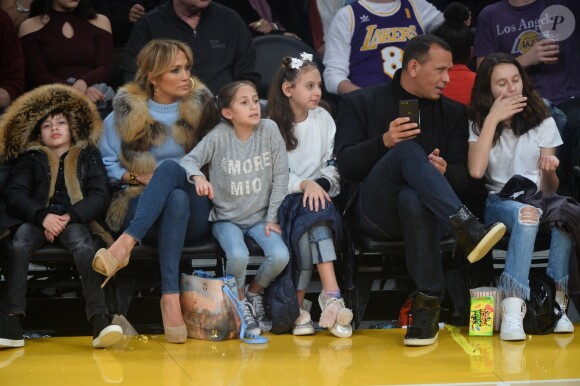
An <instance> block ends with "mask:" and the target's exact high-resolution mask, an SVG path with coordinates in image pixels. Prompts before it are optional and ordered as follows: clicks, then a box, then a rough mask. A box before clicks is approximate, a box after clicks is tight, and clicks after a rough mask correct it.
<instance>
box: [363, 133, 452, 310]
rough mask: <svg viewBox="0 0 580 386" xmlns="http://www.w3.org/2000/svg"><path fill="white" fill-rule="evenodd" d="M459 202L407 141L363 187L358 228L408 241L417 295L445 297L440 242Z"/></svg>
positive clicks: (381, 163)
mask: <svg viewBox="0 0 580 386" xmlns="http://www.w3.org/2000/svg"><path fill="white" fill-rule="evenodd" d="M460 207H461V201H460V200H459V198H458V197H457V195H456V194H455V192H454V191H453V189H452V188H451V186H450V185H449V182H448V181H447V179H446V178H445V177H443V175H441V173H439V171H438V170H437V169H436V168H435V167H434V166H433V165H431V164H430V163H429V160H428V159H427V154H426V153H425V150H423V148H422V147H421V146H420V145H418V144H417V143H415V142H412V141H404V142H401V143H399V144H397V146H395V147H394V148H393V149H391V150H389V151H388V152H387V154H385V155H384V156H383V157H382V158H381V159H380V160H379V161H378V162H377V163H376V164H375V166H374V167H373V168H372V169H371V171H370V172H369V174H368V175H367V176H366V178H365V179H364V181H363V182H362V183H361V186H360V193H359V197H358V203H357V206H356V207H355V213H354V215H353V220H354V226H355V228H357V229H360V230H362V231H363V232H364V233H365V234H368V235H369V236H372V237H375V238H378V239H382V240H392V239H395V240H400V239H403V240H404V241H405V254H406V258H407V269H408V271H409V274H410V275H411V277H412V278H413V280H414V281H415V284H416V285H417V290H418V291H421V292H423V293H425V294H427V295H431V296H437V297H438V298H439V300H440V301H442V300H443V295H444V294H445V278H444V276H443V266H442V264H441V248H440V241H441V237H442V235H444V234H446V233H447V231H448V228H449V216H451V215H453V214H455V213H457V211H458V210H459V208H460Z"/></svg>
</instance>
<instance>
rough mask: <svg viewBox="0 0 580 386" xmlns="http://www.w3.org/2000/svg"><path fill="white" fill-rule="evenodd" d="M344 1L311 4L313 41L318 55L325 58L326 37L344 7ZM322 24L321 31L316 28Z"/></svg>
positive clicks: (322, 1)
mask: <svg viewBox="0 0 580 386" xmlns="http://www.w3.org/2000/svg"><path fill="white" fill-rule="evenodd" d="M344 4H345V3H344V0H312V1H311V3H310V22H311V24H313V28H312V40H313V44H314V48H315V49H316V52H318V55H320V56H321V57H323V56H324V46H325V44H324V42H325V36H326V34H327V33H328V29H329V28H330V23H332V19H334V15H336V13H337V12H338V10H339V9H341V8H342V7H344ZM318 22H320V29H319V30H318V29H317V28H315V27H314V24H315V23H318Z"/></svg>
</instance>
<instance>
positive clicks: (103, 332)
mask: <svg viewBox="0 0 580 386" xmlns="http://www.w3.org/2000/svg"><path fill="white" fill-rule="evenodd" d="M91 324H92V325H93V347H94V348H105V347H109V346H111V345H113V344H115V343H117V342H118V341H120V340H121V339H123V329H122V328H121V326H117V325H116V324H109V317H108V316H107V315H105V314H96V315H94V316H93V317H92V318H91Z"/></svg>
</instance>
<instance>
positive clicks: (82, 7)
mask: <svg viewBox="0 0 580 386" xmlns="http://www.w3.org/2000/svg"><path fill="white" fill-rule="evenodd" d="M53 1H54V0H34V1H33V2H32V4H31V5H30V17H32V16H38V15H48V13H49V11H50V10H51V8H52V2H53ZM72 13H74V14H75V15H77V16H79V17H81V18H83V19H85V20H93V19H94V18H96V17H97V13H96V12H95V9H94V8H93V6H92V4H91V1H90V0H79V4H78V5H77V7H76V8H75V9H74V10H73V11H72Z"/></svg>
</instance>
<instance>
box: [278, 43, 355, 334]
mask: <svg viewBox="0 0 580 386" xmlns="http://www.w3.org/2000/svg"><path fill="white" fill-rule="evenodd" d="M321 86H322V80H321V76H320V71H319V70H318V68H317V67H316V64H314V62H313V61H312V55H310V54H307V53H302V54H301V55H300V58H291V57H286V58H284V59H283V62H282V66H281V68H280V70H279V72H278V74H277V76H276V79H275V81H274V83H273V85H272V88H271V89H270V94H269V96H268V106H267V114H268V116H269V117H270V119H272V120H273V121H275V122H276V123H277V124H278V127H279V128H280V131H281V133H282V137H283V138H284V141H285V142H286V150H288V166H289V168H290V178H289V183H288V192H289V193H290V194H293V193H302V194H303V199H302V204H303V206H304V207H306V206H308V208H309V209H310V210H311V211H316V212H318V211H319V210H320V209H324V208H325V207H326V206H327V205H332V202H331V197H334V196H336V195H338V193H339V192H340V177H339V175H338V171H337V169H336V162H335V157H334V134H335V132H336V125H335V123H334V120H333V119H332V117H331V116H330V114H329V113H328V111H326V110H325V109H323V108H322V107H320V106H319V103H320V101H321V95H322V89H321ZM299 250H300V259H301V263H302V264H301V267H302V270H301V272H300V278H299V281H298V284H297V290H298V291H297V296H298V301H299V304H300V305H301V311H300V317H299V318H298V319H297V320H296V322H295V326H294V329H293V334H294V335H310V334H313V333H314V328H313V326H312V322H311V320H310V314H309V312H308V311H307V310H305V309H304V308H305V307H304V295H305V291H306V289H307V288H308V285H309V284H310V278H311V275H312V266H313V264H316V266H317V270H318V273H319V275H320V280H321V282H322V289H323V291H322V292H321V293H320V296H319V297H318V302H319V304H320V308H321V310H322V314H321V315H320V321H319V325H320V327H326V328H329V329H330V331H331V332H332V333H333V334H334V335H336V336H338V337H343V338H347V337H349V336H351V335H352V327H351V326H350V322H351V321H352V312H351V311H350V310H349V309H347V308H346V307H345V304H344V299H343V298H342V296H341V294H340V289H339V287H338V283H337V280H336V275H335V273H334V264H333V262H334V260H336V252H335V250H334V243H333V233H332V230H331V228H330V226H329V224H328V223H320V224H316V225H313V226H311V227H310V228H309V229H308V231H307V232H305V233H304V235H303V236H302V237H301V238H300V240H299ZM304 267H306V268H307V269H304Z"/></svg>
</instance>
